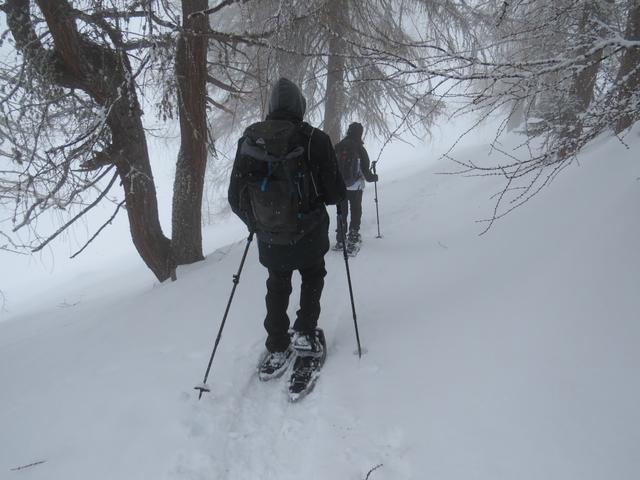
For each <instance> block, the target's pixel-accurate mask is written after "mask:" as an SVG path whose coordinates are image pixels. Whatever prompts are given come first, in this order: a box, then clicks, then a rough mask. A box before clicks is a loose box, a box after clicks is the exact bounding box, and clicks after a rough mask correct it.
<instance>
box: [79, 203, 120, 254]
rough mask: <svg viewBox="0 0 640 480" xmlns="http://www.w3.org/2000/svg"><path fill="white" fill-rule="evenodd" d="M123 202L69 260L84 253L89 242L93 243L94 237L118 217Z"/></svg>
mask: <svg viewBox="0 0 640 480" xmlns="http://www.w3.org/2000/svg"><path fill="white" fill-rule="evenodd" d="M124 202H125V200H122V201H121V202H120V203H119V204H118V206H117V207H116V210H115V212H113V215H111V217H110V218H109V220H107V221H106V222H105V223H103V224H102V226H101V227H100V228H99V229H98V231H97V232H96V233H94V234H93V235H92V236H91V238H90V239H89V240H87V243H85V244H84V246H83V247H82V248H81V249H80V250H78V251H77V252H76V253H74V254H73V255H71V256H70V257H69V258H75V257H77V256H78V255H80V254H81V253H82V252H83V251H84V249H85V248H87V247H88V246H89V244H90V243H91V242H93V241H94V240H95V239H96V237H97V236H98V235H100V232H102V230H104V229H105V228H106V227H107V225H111V222H113V219H114V218H116V215H118V211H119V210H120V207H122V205H123V204H124Z"/></svg>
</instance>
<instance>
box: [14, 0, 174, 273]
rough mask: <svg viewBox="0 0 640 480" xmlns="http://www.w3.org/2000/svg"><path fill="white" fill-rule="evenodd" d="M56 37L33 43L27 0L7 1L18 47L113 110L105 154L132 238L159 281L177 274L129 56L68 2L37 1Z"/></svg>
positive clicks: (52, 73)
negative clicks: (95, 32) (92, 33)
mask: <svg viewBox="0 0 640 480" xmlns="http://www.w3.org/2000/svg"><path fill="white" fill-rule="evenodd" d="M37 3H38V6H39V7H40V10H41V11H42V14H43V15H44V18H45V21H46V23H47V26H48V28H49V31H50V33H51V37H52V39H53V50H48V49H46V48H45V47H44V46H43V45H42V44H41V43H40V42H39V41H34V36H33V33H34V32H35V30H34V28H33V25H32V24H31V13H30V5H29V1H28V0H9V1H7V3H6V5H5V8H6V10H7V17H8V18H10V19H11V21H10V22H8V23H9V27H10V29H11V33H12V35H13V36H14V38H15V39H16V46H17V47H18V48H19V49H20V50H21V51H23V53H24V55H25V59H26V60H27V61H29V62H34V63H36V64H35V67H36V69H37V70H38V71H41V72H43V73H44V74H47V75H49V78H50V79H51V81H52V82H55V83H57V84H58V85H60V86H62V87H67V88H77V89H81V90H83V91H84V92H86V93H87V94H88V95H90V96H91V98H93V100H94V101H95V102H96V103H97V104H99V105H102V106H109V107H110V108H109V110H108V111H109V115H108V116H107V119H106V122H107V125H108V126H109V127H110V130H111V145H109V146H108V149H107V152H104V153H107V154H108V155H109V159H110V162H111V163H113V164H115V165H116V168H117V171H118V174H119V176H120V180H121V182H122V186H123V188H124V193H125V203H126V208H127V214H128V216H129V224H130V228H131V237H132V239H133V243H134V245H135V247H136V249H137V250H138V253H139V254H140V256H141V257H142V259H143V261H144V262H145V264H146V265H147V266H148V267H149V268H150V269H151V270H152V271H153V273H154V274H155V275H156V277H157V278H158V280H160V281H164V280H166V279H167V278H169V277H170V276H171V274H172V272H173V271H174V269H175V268H174V264H173V260H172V256H171V248H170V241H169V240H168V239H167V238H166V237H165V236H164V234H163V233H162V229H161V227H160V221H159V219H158V206H157V200H156V190H155V184H154V181H153V175H152V173H151V166H150V163H149V153H148V150H147V143H146V137H145V132H144V129H143V126H142V120H141V117H142V111H141V109H140V105H139V103H138V99H137V95H136V91H135V85H133V83H132V82H133V81H132V80H131V78H132V69H131V65H130V63H129V58H128V57H127V55H126V53H124V52H123V51H119V52H116V51H115V50H113V49H111V48H108V47H106V46H104V45H98V44H95V43H92V42H91V41H89V40H88V39H87V38H85V37H83V36H82V35H80V33H79V32H78V30H77V26H76V22H75V19H74V18H73V16H72V13H71V12H72V9H71V6H70V4H69V3H68V1H67V0H38V2H37Z"/></svg>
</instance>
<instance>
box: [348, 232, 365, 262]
mask: <svg viewBox="0 0 640 480" xmlns="http://www.w3.org/2000/svg"><path fill="white" fill-rule="evenodd" d="M361 245H362V237H361V236H360V234H359V233H349V237H348V238H347V255H349V256H350V257H355V256H356V255H357V254H358V252H359V251H360V247H361Z"/></svg>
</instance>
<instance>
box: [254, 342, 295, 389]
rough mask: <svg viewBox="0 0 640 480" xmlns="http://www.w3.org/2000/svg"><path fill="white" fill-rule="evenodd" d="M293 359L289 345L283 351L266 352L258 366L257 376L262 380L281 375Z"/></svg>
mask: <svg viewBox="0 0 640 480" xmlns="http://www.w3.org/2000/svg"><path fill="white" fill-rule="evenodd" d="M292 359H293V348H291V345H289V346H288V347H287V349H286V350H285V351H284V352H268V353H267V354H266V355H265V357H264V359H263V360H262V363H261V364H260V366H259V367H258V378H259V379H260V380H262V381H263V382H266V381H267V380H271V379H272V378H278V377H279V376H281V375H282V374H283V373H284V372H285V371H286V370H287V367H288V366H289V363H291V360H292Z"/></svg>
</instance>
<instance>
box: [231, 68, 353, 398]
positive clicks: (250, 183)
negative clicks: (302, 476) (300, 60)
mask: <svg viewBox="0 0 640 480" xmlns="http://www.w3.org/2000/svg"><path fill="white" fill-rule="evenodd" d="M305 110H306V100H305V98H304V96H303V95H302V93H301V91H300V89H299V88H298V86H297V85H296V84H294V83H293V82H291V81H290V80H288V79H286V78H280V79H279V80H278V81H277V82H276V83H275V85H274V86H273V88H272V90H271V95H270V99H269V113H268V115H267V117H266V120H265V121H263V122H258V123H255V124H253V125H251V126H249V127H248V128H247V129H246V130H245V132H244V135H243V136H242V138H241V139H240V141H239V142H238V150H237V153H236V157H235V161H234V164H233V169H232V172H231V181H230V185H229V204H230V205H231V209H232V210H233V212H234V213H235V214H236V215H238V216H239V217H240V218H241V219H242V220H243V221H244V223H245V224H246V225H247V227H248V228H249V230H250V231H254V232H255V233H256V236H257V238H258V251H259V258H260V263H261V264H262V265H263V266H265V267H266V268H267V269H268V274H269V276H268V279H267V295H266V309H267V313H266V317H265V320H264V327H265V329H266V331H267V340H266V347H267V354H266V355H265V358H264V360H263V361H262V363H261V365H260V366H259V378H260V379H261V380H269V379H271V378H276V377H278V376H280V375H282V374H283V373H284V371H285V370H286V369H287V367H288V366H289V363H290V362H291V361H292V360H293V358H296V362H295V364H294V368H293V373H292V378H291V379H290V382H289V385H290V386H289V389H290V396H291V394H292V389H293V394H296V391H298V393H299V391H300V390H303V389H304V388H307V387H308V386H309V383H310V382H313V381H314V379H315V377H316V375H315V373H314V369H318V368H319V367H321V366H322V362H323V361H324V356H325V355H326V352H325V345H324V344H323V343H324V337H323V335H322V331H321V330H320V329H318V328H317V325H318V318H319V316H320V297H321V295H322V289H323V286H324V277H325V275H326V273H327V272H326V270H325V263H324V255H325V254H326V253H327V251H328V250H329V247H330V245H329V216H328V214H327V210H326V208H325V205H337V204H338V203H339V202H341V201H342V200H343V199H344V198H345V186H344V182H343V181H342V177H341V176H340V173H339V171H338V167H337V162H336V157H335V152H334V149H333V145H332V143H331V140H330V138H329V136H328V135H327V134H326V133H324V132H323V131H321V130H318V129H317V128H314V127H312V126H310V125H309V124H307V123H305V122H303V117H304V113H305ZM294 270H298V271H299V272H300V275H301V278H302V285H301V289H300V308H299V310H298V311H297V315H296V320H295V323H294V324H293V335H292V336H291V335H290V333H289V317H288V316H287V307H288V305H289V296H290V294H291V277H292V274H293V271H294ZM298 359H306V360H301V364H302V365H301V367H300V368H297V365H298ZM303 367H306V368H303Z"/></svg>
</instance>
